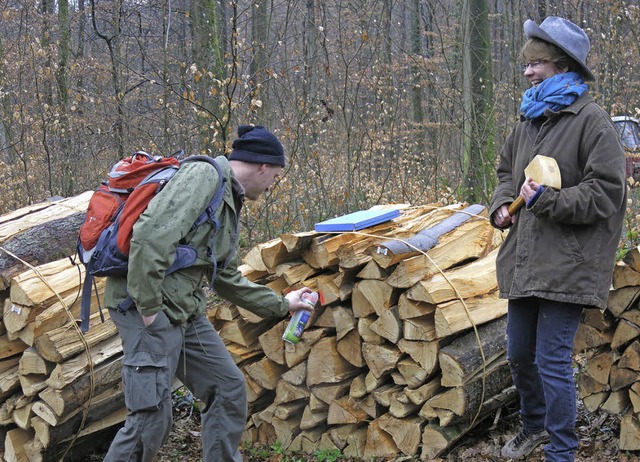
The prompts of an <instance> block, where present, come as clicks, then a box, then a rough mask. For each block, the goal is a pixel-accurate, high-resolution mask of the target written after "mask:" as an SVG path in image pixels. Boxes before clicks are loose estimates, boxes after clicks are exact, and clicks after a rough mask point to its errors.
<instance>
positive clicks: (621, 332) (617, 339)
mask: <svg viewBox="0 0 640 462" xmlns="http://www.w3.org/2000/svg"><path fill="white" fill-rule="evenodd" d="M639 336H640V327H639V326H637V325H635V324H633V323H631V322H629V321H627V320H626V319H622V318H620V321H619V322H618V325H617V326H616V330H615V332H614V333H613V338H612V339H611V348H613V349H614V350H616V349H618V348H620V347H621V346H623V345H626V344H627V343H629V342H631V341H632V340H634V339H636V338H638V337H639Z"/></svg>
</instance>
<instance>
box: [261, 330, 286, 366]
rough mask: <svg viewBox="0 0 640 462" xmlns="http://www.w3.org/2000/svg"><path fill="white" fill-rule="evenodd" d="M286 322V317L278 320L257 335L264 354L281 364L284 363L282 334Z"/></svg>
mask: <svg viewBox="0 0 640 462" xmlns="http://www.w3.org/2000/svg"><path fill="white" fill-rule="evenodd" d="M287 324H288V320H286V319H285V320H283V321H280V322H279V323H278V324H276V325H275V326H273V327H272V328H271V329H269V330H268V331H266V332H264V333H263V334H261V335H260V336H259V337H258V342H259V343H260V347H261V348H262V351H263V352H264V354H265V356H266V357H267V358H269V359H270V360H271V361H274V362H276V363H278V364H282V365H284V364H285V359H284V345H283V340H282V334H284V330H285V328H286V327H287Z"/></svg>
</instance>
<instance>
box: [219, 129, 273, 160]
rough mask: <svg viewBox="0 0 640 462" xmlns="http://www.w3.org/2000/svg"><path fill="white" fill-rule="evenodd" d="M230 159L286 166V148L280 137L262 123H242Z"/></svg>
mask: <svg viewBox="0 0 640 462" xmlns="http://www.w3.org/2000/svg"><path fill="white" fill-rule="evenodd" d="M231 146H232V148H233V150H232V151H231V154H230V155H229V160H241V161H243V162H251V163H254V164H272V165H279V166H280V167H284V165H285V157H284V148H283V147H282V144H281V143H280V140H278V137H277V136H276V135H274V134H273V133H271V132H270V131H269V130H267V129H266V128H264V127H263V126H262V125H256V126H252V125H240V126H239V127H238V138H237V139H236V140H235V141H234V142H233V144H232V145H231Z"/></svg>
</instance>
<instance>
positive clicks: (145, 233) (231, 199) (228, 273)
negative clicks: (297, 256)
mask: <svg viewBox="0 0 640 462" xmlns="http://www.w3.org/2000/svg"><path fill="white" fill-rule="evenodd" d="M215 161H216V162H218V165H220V167H221V170H222V172H223V173H224V176H225V177H226V178H227V183H226V185H225V192H224V198H223V201H222V204H221V205H220V207H219V209H218V211H217V213H216V216H217V217H218V220H219V223H220V229H219V230H218V232H217V233H216V234H215V235H214V236H213V239H211V240H210V233H211V231H212V225H211V223H209V222H206V223H204V224H202V225H201V226H199V227H197V228H196V229H191V228H192V225H193V223H194V222H195V221H196V219H197V218H198V217H199V216H200V214H201V213H202V212H203V211H204V210H205V208H206V207H207V205H208V204H209V201H210V199H211V197H212V196H213V195H214V194H215V192H216V191H217V186H218V181H221V179H220V178H219V177H218V174H217V172H216V169H215V168H214V167H213V166H212V165H210V164H209V163H207V162H188V163H185V164H184V165H182V166H181V167H180V170H178V172H177V173H176V174H175V176H174V177H173V178H172V179H171V181H169V182H168V183H167V185H166V186H165V187H164V189H163V190H162V191H161V192H160V193H158V195H157V196H155V197H154V198H153V199H152V200H151V202H150V203H149V206H148V207H147V210H146V211H145V212H144V213H143V214H142V215H141V216H140V218H139V220H138V221H137V222H136V224H135V225H134V227H133V237H132V239H131V250H130V253H129V271H128V275H127V277H126V278H125V277H110V278H108V279H107V285H106V289H105V305H106V306H107V307H109V308H115V307H117V306H118V304H119V303H120V302H122V301H123V300H124V299H125V298H126V297H127V294H128V295H130V296H131V298H132V299H133V302H134V303H135V305H136V307H137V309H138V311H139V312H140V314H141V315H143V316H149V315H152V314H154V313H157V312H158V311H161V310H162V311H164V312H165V313H166V314H167V316H168V317H169V319H171V321H172V322H174V323H178V324H180V323H184V322H185V321H187V320H189V319H192V318H194V317H196V316H199V315H201V314H203V313H204V312H205V310H206V305H207V300H206V297H205V292H204V287H205V285H206V283H207V279H208V278H210V277H211V276H212V269H213V265H212V262H211V259H210V258H209V256H208V255H209V251H208V247H209V244H210V242H211V244H212V247H213V255H214V258H215V259H216V261H217V262H218V269H217V273H216V275H215V281H214V284H213V286H214V289H215V291H216V293H217V294H218V295H219V296H220V297H222V298H224V299H226V300H228V301H230V302H231V303H234V304H236V305H239V306H241V307H243V308H245V309H247V310H249V311H252V312H254V313H255V314H257V315H259V316H262V317H284V316H285V315H286V314H287V312H288V311H289V302H288V301H287V300H286V299H285V298H284V297H282V296H280V295H278V294H276V293H275V292H274V291H272V290H271V289H269V288H268V287H265V286H262V285H259V284H254V283H252V282H250V281H249V280H247V279H246V278H245V277H243V276H242V274H241V273H240V272H239V271H238V257H237V250H238V236H239V223H240V222H239V216H240V210H241V208H242V203H243V201H244V192H243V188H242V186H241V185H240V184H239V183H238V182H237V180H236V179H235V177H234V175H233V171H232V169H231V166H230V165H229V162H228V160H227V159H226V158H225V157H224V156H220V157H217V158H216V159H215ZM178 245H190V246H193V247H194V248H195V250H196V252H197V260H196V263H195V264H194V265H193V266H190V267H188V268H185V269H181V270H178V271H176V272H175V273H171V274H169V275H166V276H165V271H166V270H167V268H169V267H170V266H171V264H172V263H173V261H174V258H175V253H176V248H177V246H178Z"/></svg>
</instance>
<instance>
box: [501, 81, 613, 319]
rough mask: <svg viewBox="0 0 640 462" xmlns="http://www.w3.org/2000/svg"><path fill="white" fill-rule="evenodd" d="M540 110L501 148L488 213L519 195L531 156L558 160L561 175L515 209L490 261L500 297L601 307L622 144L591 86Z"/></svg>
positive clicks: (609, 260)
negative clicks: (558, 106)
mask: <svg viewBox="0 0 640 462" xmlns="http://www.w3.org/2000/svg"><path fill="white" fill-rule="evenodd" d="M546 116H547V117H546V119H542V120H533V121H532V120H525V119H522V120H521V121H520V122H519V123H517V124H516V126H515V127H514V129H513V131H512V132H511V134H510V135H509V137H508V139H507V141H506V143H505V146H504V148H503V150H502V153H501V154H500V160H499V165H498V171H497V172H498V180H499V184H498V186H497V187H496V189H495V191H494V194H493V198H492V200H491V207H490V214H491V215H490V216H493V213H494V212H495V211H496V210H497V209H498V208H499V207H500V206H501V205H503V204H509V203H511V202H513V200H514V199H515V198H516V197H517V196H518V194H519V191H520V187H521V186H522V184H523V182H524V180H525V175H524V169H525V167H526V166H527V165H528V164H529V162H530V161H531V160H532V159H533V157H534V156H536V155H538V154H541V155H545V156H549V157H553V158H554V159H556V161H557V162H558V166H559V168H560V176H561V179H562V188H561V189H560V190H559V191H556V190H554V189H552V188H545V190H544V192H543V193H542V194H541V195H540V196H539V197H538V198H537V200H535V202H534V203H533V204H528V206H526V207H523V208H522V209H520V211H519V212H517V220H516V223H515V224H514V225H513V226H512V227H511V228H510V230H509V233H508V235H507V237H506V239H505V242H504V243H503V244H502V246H501V248H500V252H499V254H498V258H497V261H496V270H497V277H498V286H499V289H500V296H501V297H503V298H521V297H531V296H533V297H539V298H543V299H547V300H553V301H559V302H567V303H576V304H581V305H586V306H597V307H600V308H604V307H605V306H606V302H607V298H608V294H609V288H610V286H611V278H612V274H613V265H614V260H615V254H616V249H617V248H618V244H619V241H620V234H621V229H622V222H623V218H624V214H625V208H626V179H625V156H624V151H623V149H622V147H621V145H620V141H619V138H618V134H617V133H616V131H615V128H614V127H613V124H612V122H611V119H610V117H609V115H608V114H607V113H606V112H605V111H604V110H603V109H602V108H600V107H599V106H598V105H597V104H596V103H595V102H594V100H593V98H592V97H591V96H590V95H589V93H584V94H583V95H582V96H580V97H579V98H578V99H577V100H576V101H575V102H574V103H573V104H571V105H570V106H568V107H566V108H565V109H562V110H560V111H559V112H557V113H553V112H550V111H548V112H547V114H546Z"/></svg>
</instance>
